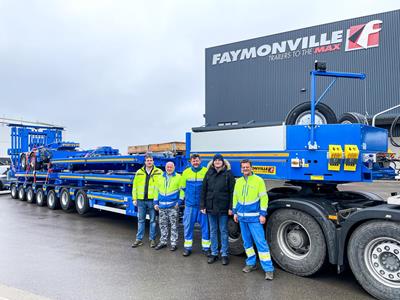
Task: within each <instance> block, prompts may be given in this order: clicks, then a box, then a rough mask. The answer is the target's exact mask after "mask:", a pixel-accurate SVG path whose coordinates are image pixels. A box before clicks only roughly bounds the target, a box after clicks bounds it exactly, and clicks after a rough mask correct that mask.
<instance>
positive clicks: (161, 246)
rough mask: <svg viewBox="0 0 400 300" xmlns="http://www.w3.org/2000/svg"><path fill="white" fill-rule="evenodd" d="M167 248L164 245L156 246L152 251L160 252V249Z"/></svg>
mask: <svg viewBox="0 0 400 300" xmlns="http://www.w3.org/2000/svg"><path fill="white" fill-rule="evenodd" d="M166 247H167V245H166V244H161V243H160V244H158V245H157V246H156V247H155V248H154V250H160V249H162V248H166Z"/></svg>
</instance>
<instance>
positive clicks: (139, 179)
mask: <svg viewBox="0 0 400 300" xmlns="http://www.w3.org/2000/svg"><path fill="white" fill-rule="evenodd" d="M162 174H163V171H162V170H161V169H159V168H157V167H155V166H154V167H153V170H151V172H150V175H149V176H150V178H149V183H148V193H147V199H148V200H153V199H154V188H155V183H156V181H157V180H158V178H159V177H161V176H162ZM146 175H147V172H146V167H145V166H143V167H142V168H140V169H139V170H137V171H136V174H135V178H134V179H133V185H132V199H133V201H136V200H144V198H145V187H146Z"/></svg>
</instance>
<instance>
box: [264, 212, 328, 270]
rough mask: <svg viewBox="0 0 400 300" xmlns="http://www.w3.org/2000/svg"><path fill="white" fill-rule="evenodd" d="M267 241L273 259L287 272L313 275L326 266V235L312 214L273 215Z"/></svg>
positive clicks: (277, 213)
mask: <svg viewBox="0 0 400 300" xmlns="http://www.w3.org/2000/svg"><path fill="white" fill-rule="evenodd" d="M267 241H268V242H269V243H270V248H271V255H272V257H273V258H274V260H275V262H276V263H277V264H278V265H279V266H280V267H281V268H282V269H283V270H285V271H288V272H290V273H293V274H295V275H299V276H310V275H312V274H314V273H316V272H318V271H319V270H320V269H321V268H322V266H323V265H324V262H325V258H326V244H325V238H324V234H323V232H322V230H321V228H320V226H319V225H318V223H317V222H316V221H315V220H314V219H313V218H312V217H311V216H310V215H309V214H306V213H304V212H301V211H299V210H294V209H279V210H277V211H275V212H273V213H272V215H271V217H270V218H269V220H268V226H267Z"/></svg>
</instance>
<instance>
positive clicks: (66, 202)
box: [60, 188, 74, 212]
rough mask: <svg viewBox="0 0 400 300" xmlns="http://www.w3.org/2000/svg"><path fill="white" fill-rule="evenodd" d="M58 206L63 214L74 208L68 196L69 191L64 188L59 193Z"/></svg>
mask: <svg viewBox="0 0 400 300" xmlns="http://www.w3.org/2000/svg"><path fill="white" fill-rule="evenodd" d="M60 204H61V208H62V210H63V211H65V212H71V211H72V210H73V208H74V203H73V201H72V200H71V196H70V195H69V190H68V189H66V188H63V189H62V190H61V192H60Z"/></svg>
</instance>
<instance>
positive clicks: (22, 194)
mask: <svg viewBox="0 0 400 300" xmlns="http://www.w3.org/2000/svg"><path fill="white" fill-rule="evenodd" d="M18 199H19V200H21V201H25V200H26V199H25V190H24V186H22V185H21V186H20V187H19V188H18Z"/></svg>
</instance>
